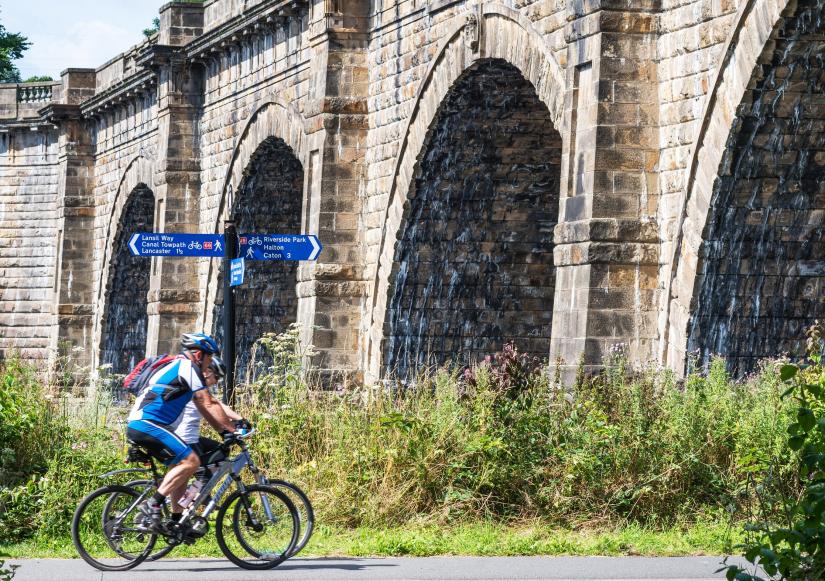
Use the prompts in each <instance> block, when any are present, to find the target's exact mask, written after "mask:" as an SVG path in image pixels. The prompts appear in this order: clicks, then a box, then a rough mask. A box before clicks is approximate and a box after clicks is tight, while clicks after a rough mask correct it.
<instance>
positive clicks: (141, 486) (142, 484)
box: [103, 480, 177, 561]
mask: <svg viewBox="0 0 825 581" xmlns="http://www.w3.org/2000/svg"><path fill="white" fill-rule="evenodd" d="M124 486H127V487H129V488H132V489H134V490H135V491H136V492H137V493H138V494H143V493H144V492H145V491H146V489H147V488H148V487H151V488H152V489H153V490H154V489H155V483H154V481H152V480H132V481H131V482H127V483H126V484H124ZM119 495H120V493H119V492H115V493H113V494H112V496H111V497H109V501H108V502H107V503H106V506H105V507H104V509H103V510H104V515H106V514H107V513H108V511H109V510H110V509H109V507H110V505H111V506H114V504H113V503H116V502H118V496H119ZM161 511H162V515H161V520H164V521H166V520H169V518H170V514H171V512H170V511H169V508H168V506H167V505H164V506H163V507H162V509H161ZM159 540H161V541H162V540H165V539H163V537H161V538H160V539H159ZM109 546H111V547H112V549H113V550H115V551H116V552H118V554H120V555H121V556H123V557H126V558H130V557H131V558H135V557H136V555H132V554H130V553H128V552H125V551H123V552H122V553H121V552H120V551H122V549H121V548H120V547H116V546H113V545H112V544H111V543H110V545H109ZM155 546H156V547H157V546H160V549H158V550H156V551H153V552H152V553H151V554H150V555H149V556H148V557H146V561H157V560H158V559H161V558H163V557H165V556H166V555H168V554H169V553H171V552H172V550H173V549H174V548H175V547H176V546H177V545H170V544H169V543H168V541H167V542H166V543H165V544H163V545H162V546H161V545H159V544H156V545H155Z"/></svg>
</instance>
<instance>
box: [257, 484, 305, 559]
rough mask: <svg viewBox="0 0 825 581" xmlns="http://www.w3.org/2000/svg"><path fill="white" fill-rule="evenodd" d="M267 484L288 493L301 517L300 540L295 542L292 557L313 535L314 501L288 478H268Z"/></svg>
mask: <svg viewBox="0 0 825 581" xmlns="http://www.w3.org/2000/svg"><path fill="white" fill-rule="evenodd" d="M266 484H268V485H269V486H274V487H275V488H277V489H278V490H280V491H281V492H283V493H284V494H286V495H287V496H288V497H289V499H290V500H291V501H292V504H294V505H295V508H296V509H297V510H298V516H299V517H300V519H301V530H300V532H299V533H298V542H297V543H295V548H294V549H293V550H292V553H291V554H290V555H289V556H290V557H294V556H295V555H297V554H298V553H300V552H301V551H302V550H303V549H304V547H306V546H307V543H308V542H309V538H310V537H311V536H312V531H313V530H314V528H315V511H314V510H313V508H312V503H311V502H310V501H309V497H308V496H307V495H306V494H305V493H304V491H303V490H301V489H300V488H299V487H298V485H297V484H293V483H292V482H287V481H286V480H267V481H266Z"/></svg>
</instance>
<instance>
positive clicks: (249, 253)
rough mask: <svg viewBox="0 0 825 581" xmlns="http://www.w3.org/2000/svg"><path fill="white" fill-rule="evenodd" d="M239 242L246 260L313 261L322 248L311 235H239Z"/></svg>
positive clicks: (241, 253) (242, 255)
mask: <svg viewBox="0 0 825 581" xmlns="http://www.w3.org/2000/svg"><path fill="white" fill-rule="evenodd" d="M239 241H240V243H241V248H240V252H239V253H238V255H239V256H240V257H241V258H245V259H246V260H315V259H316V258H318V254H320V252H321V249H322V248H323V247H322V246H321V243H320V242H318V237H317V236H314V235H312V234H241V235H240V236H239Z"/></svg>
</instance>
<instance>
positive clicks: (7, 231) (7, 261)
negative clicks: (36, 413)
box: [0, 128, 60, 359]
mask: <svg viewBox="0 0 825 581" xmlns="http://www.w3.org/2000/svg"><path fill="white" fill-rule="evenodd" d="M27 129H28V128H27ZM57 197H58V167H57V134H56V132H55V131H54V130H50V129H46V128H44V129H40V130H36V131H28V130H27V131H26V132H5V133H0V353H4V354H6V355H8V354H10V353H12V352H15V353H18V354H19V355H21V356H23V357H25V358H32V359H46V358H47V357H48V355H49V347H50V346H51V345H50V343H51V336H52V330H53V328H54V325H55V322H56V321H55V316H54V314H53V312H52V296H53V294H54V287H55V273H56V270H57V260H58V248H59V246H60V236H59V232H58V225H57V224H58V221H57V204H58V199H57Z"/></svg>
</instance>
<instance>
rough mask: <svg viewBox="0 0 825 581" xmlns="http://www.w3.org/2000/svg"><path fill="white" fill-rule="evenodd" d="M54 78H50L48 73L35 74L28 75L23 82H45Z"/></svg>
mask: <svg viewBox="0 0 825 581" xmlns="http://www.w3.org/2000/svg"><path fill="white" fill-rule="evenodd" d="M53 80H54V79H53V78H51V77H50V76H49V75H35V76H33V77H29V78H28V79H26V80H25V81H23V82H24V83H46V82H48V81H53Z"/></svg>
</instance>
